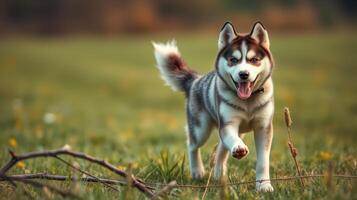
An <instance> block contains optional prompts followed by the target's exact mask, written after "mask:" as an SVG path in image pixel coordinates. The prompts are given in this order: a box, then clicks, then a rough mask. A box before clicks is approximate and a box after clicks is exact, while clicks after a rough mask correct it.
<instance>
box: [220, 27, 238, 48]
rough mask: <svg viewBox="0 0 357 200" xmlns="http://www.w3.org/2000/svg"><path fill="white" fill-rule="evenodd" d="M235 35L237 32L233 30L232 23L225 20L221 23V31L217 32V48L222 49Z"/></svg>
mask: <svg viewBox="0 0 357 200" xmlns="http://www.w3.org/2000/svg"><path fill="white" fill-rule="evenodd" d="M235 37H237V33H236V31H235V30H234V27H233V25H232V24H231V23H229V22H226V23H225V24H224V25H223V27H222V30H221V32H220V33H219V38H218V49H219V50H221V49H223V47H225V46H226V45H227V44H229V43H230V42H232V40H233V39H234V38H235Z"/></svg>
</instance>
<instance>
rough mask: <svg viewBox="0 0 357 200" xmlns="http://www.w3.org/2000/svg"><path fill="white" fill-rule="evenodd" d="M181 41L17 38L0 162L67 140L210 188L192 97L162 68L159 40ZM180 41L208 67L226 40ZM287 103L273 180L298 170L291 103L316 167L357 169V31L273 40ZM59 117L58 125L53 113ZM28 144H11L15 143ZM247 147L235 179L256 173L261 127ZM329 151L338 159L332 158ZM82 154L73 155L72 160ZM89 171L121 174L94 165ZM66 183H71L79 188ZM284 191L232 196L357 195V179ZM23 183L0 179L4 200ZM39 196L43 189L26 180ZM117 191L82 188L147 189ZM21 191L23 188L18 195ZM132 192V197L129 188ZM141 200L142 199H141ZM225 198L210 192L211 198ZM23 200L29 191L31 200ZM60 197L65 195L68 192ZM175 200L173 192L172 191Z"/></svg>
mask: <svg viewBox="0 0 357 200" xmlns="http://www.w3.org/2000/svg"><path fill="white" fill-rule="evenodd" d="M153 39H155V40H161V41H163V40H166V39H170V36H160V37H159V36H155V37H149V36H146V37H138V38H134V37H131V38H122V39H108V38H107V39H104V38H63V39H50V38H47V39H44V38H22V39H20V38H17V39H15V38H14V39H8V40H5V39H3V40H2V41H1V45H0V105H1V106H0V147H1V149H0V164H1V165H3V164H4V163H5V162H6V161H7V160H9V155H8V153H7V149H8V148H11V149H13V150H14V151H15V152H17V153H24V152H29V151H38V150H44V149H54V148H59V147H62V146H63V145H65V144H69V145H71V146H72V148H73V150H75V151H82V152H85V153H88V154H91V155H93V156H96V157H100V158H104V159H106V160H108V161H109V162H111V163H113V164H116V165H118V166H120V167H123V166H124V167H125V166H127V165H128V163H133V164H134V173H135V174H136V175H137V176H138V177H140V178H142V179H145V180H147V181H154V182H161V183H165V182H169V181H170V180H174V179H175V180H177V181H178V182H179V183H186V184H203V183H204V182H205V181H202V182H194V181H192V180H191V179H190V176H189V168H188V162H187V159H185V158H186V156H187V155H186V138H185V133H184V128H183V127H184V125H185V113H184V110H185V109H184V97H183V95H182V94H180V93H174V92H172V91H171V90H170V89H169V88H168V87H165V86H164V85H163V81H162V80H161V79H160V78H159V75H158V71H157V70H156V68H155V67H154V59H153V52H152V47H151V45H150V41H151V40H153ZM176 39H177V41H178V45H179V47H180V49H181V52H182V54H183V56H184V58H185V59H186V60H187V63H188V64H189V65H190V66H192V68H194V69H196V70H197V71H199V72H202V73H204V72H207V71H209V70H211V69H213V63H214V60H215V56H216V52H217V47H216V43H217V42H216V36H213V35H179V36H178V37H176ZM271 43H272V51H273V55H274V57H275V60H276V67H275V69H274V83H275V104H276V112H275V118H274V130H275V136H274V142H273V147H272V152H271V177H283V176H293V175H296V172H295V169H294V165H293V162H292V159H291V157H290V156H289V152H288V148H287V134H286V131H285V127H284V123H283V118H282V111H283V108H284V106H289V107H290V110H291V113H292V117H293V121H294V123H293V138H294V142H295V146H296V147H297V148H298V151H299V156H298V160H299V162H300V164H301V168H302V169H303V172H304V173H324V172H326V170H327V168H328V165H329V163H330V162H332V163H333V165H334V172H335V173H339V174H354V175H356V162H357V161H356V158H357V150H356V139H357V137H356V130H357V117H356V116H357V93H356V91H357V81H356V74H357V64H356V63H357V56H355V53H356V52H357V39H356V37H355V33H343V32H340V33H331V34H305V35H274V34H273V35H272V38H271ZM46 113H53V114H55V116H56V121H55V122H54V123H52V124H46V123H44V121H43V117H44V115H45V114H46ZM12 138H13V139H15V140H16V141H17V146H16V147H13V146H12V147H11V146H10V144H9V142H8V141H9V140H10V139H12ZM217 141H218V137H217V133H216V132H215V133H214V134H212V137H211V139H210V140H209V144H207V145H206V146H205V147H204V148H203V158H204V160H205V164H206V169H208V167H209V166H208V165H209V155H210V152H211V150H212V148H213V146H214V144H215V143H216V142H217ZM245 141H246V144H247V145H248V146H249V148H250V150H251V153H250V155H249V156H248V157H247V158H246V159H243V160H241V161H236V160H234V159H232V158H230V159H229V176H230V179H232V180H235V181H244V180H253V179H254V178H255V151H254V142H253V137H252V134H248V135H247V137H246V139H245ZM321 154H331V155H332V158H331V159H330V160H327V159H326V158H325V159H324V156H321ZM69 160H73V159H69ZM77 162H78V163H79V164H80V166H81V167H82V168H83V169H86V170H88V171H91V172H92V173H94V174H97V175H101V176H106V177H111V178H117V177H116V176H114V175H113V174H111V173H109V172H107V171H105V170H103V169H100V168H99V167H97V166H94V165H91V164H90V163H87V162H84V161H77ZM24 164H25V166H24V168H21V167H15V168H14V169H12V170H11V171H10V173H12V174H15V173H24V172H25V171H26V172H30V173H36V172H49V173H57V174H70V173H71V169H69V168H68V167H66V166H64V165H62V164H61V163H59V162H58V161H55V160H51V159H37V160H31V161H28V162H25V163H24ZM56 185H57V186H62V187H64V188H66V187H70V183H60V184H58V183H57V184H56ZM273 186H274V187H275V192H274V193H272V194H258V193H256V192H255V190H254V185H244V186H236V187H231V188H230V189H229V190H228V194H229V196H230V197H232V198H238V197H239V198H243V199H245V198H247V199H261V198H267V199H271V198H274V199H356V198H357V196H356V195H357V194H356V191H357V190H356V181H346V180H337V179H336V180H333V185H332V188H328V187H327V186H326V183H325V182H324V180H323V179H316V180H314V181H308V182H307V187H306V188H305V189H303V188H301V186H300V184H299V182H298V181H293V182H288V183H273ZM20 188H21V187H19V188H18V189H12V188H11V187H9V186H7V185H6V184H4V183H0V194H1V195H0V196H1V197H0V198H3V199H19V198H21V197H22V195H23V193H22V190H21V189H20ZM26 189H27V190H29V191H30V192H31V194H32V195H33V196H34V197H36V198H39V197H44V195H43V194H42V192H41V191H40V190H37V189H31V187H26ZM118 189H120V190H121V191H122V192H121V193H117V192H114V191H112V190H110V189H106V188H104V187H103V186H98V185H94V184H85V183H83V184H81V188H80V195H81V196H83V199H117V198H118V197H121V198H122V197H124V194H125V193H128V192H131V193H132V194H130V195H134V197H135V198H139V199H143V198H144V196H143V195H142V194H141V193H139V192H138V191H136V190H132V191H126V190H125V188H122V187H118ZM13 191H14V192H13ZM174 192H175V193H176V194H178V197H177V198H182V199H192V198H194V197H201V196H202V194H203V191H202V190H191V189H176V190H175V191H174ZM127 195H128V194H127ZM131 197H133V196H131ZM219 197H220V191H219V190H210V191H209V193H208V196H207V198H208V199H217V198H219ZM22 198H23V197H22ZM56 198H60V197H59V196H58V197H57V196H56ZM172 198H173V197H172Z"/></svg>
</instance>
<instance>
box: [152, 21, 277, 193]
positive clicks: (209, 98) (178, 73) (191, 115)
mask: <svg viewBox="0 0 357 200" xmlns="http://www.w3.org/2000/svg"><path fill="white" fill-rule="evenodd" d="M153 45H154V48H155V58H156V61H157V67H158V69H159V70H160V73H161V77H162V78H163V79H164V80H165V82H166V83H167V85H169V86H171V87H172V88H173V89H174V90H180V91H183V92H184V93H185V95H186V109H187V136H188V155H189V161H190V169H191V174H192V177H193V178H195V179H201V178H202V177H203V176H204V174H205V170H204V166H203V163H202V159H201V154H200V147H201V146H202V145H203V144H204V143H205V142H206V141H207V139H208V138H209V136H210V133H211V130H212V129H213V128H214V127H217V128H218V130H219V136H220V143H219V145H218V148H217V153H216V162H215V163H216V164H215V167H214V178H215V179H216V180H220V178H221V177H223V176H225V175H226V172H227V167H226V163H227V159H228V155H229V154H230V155H232V156H233V157H234V158H236V159H238V160H239V159H241V158H243V157H245V156H246V155H247V154H248V153H249V149H248V147H247V146H246V145H245V144H244V142H243V135H244V133H246V132H249V131H251V130H253V131H254V140H255V147H256V152H257V162H256V180H264V181H262V182H257V184H256V189H257V191H264V192H271V191H273V187H272V186H271V183H270V181H269V179H270V177H269V156H270V148H271V142H272V138H273V125H272V118H273V112H274V100H273V82H272V78H271V72H272V68H273V59H272V55H271V53H270V44H269V38H268V33H267V31H266V30H265V28H264V27H263V25H262V24H261V23H260V22H257V23H255V24H254V26H253V28H252V31H251V32H250V33H249V34H237V33H236V31H235V30H234V27H233V25H232V24H230V23H228V22H227V23H226V24H225V25H224V26H223V28H222V30H221V32H220V34H219V39H218V49H219V52H218V55H217V58H216V63H215V70H213V71H212V72H210V73H208V74H206V75H203V76H201V75H198V74H197V73H196V72H194V71H192V70H191V69H189V68H188V67H187V65H186V64H185V62H184V61H183V59H182V58H181V55H180V52H179V51H178V49H177V47H176V43H175V42H174V41H173V42H169V43H166V44H160V43H153Z"/></svg>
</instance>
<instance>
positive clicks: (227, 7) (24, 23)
mask: <svg viewBox="0 0 357 200" xmlns="http://www.w3.org/2000/svg"><path fill="white" fill-rule="evenodd" d="M356 8H357V3H356V1H353V0H312V1H308V0H272V1H264V0H240V1H235V0H223V1H218V0H195V1H192V2H190V3H187V2H183V1H165V0H138V1H129V0H103V1H96V0H76V1H63V0H51V1H45V2H43V1H26V0H3V1H1V3H0V13H1V14H0V33H1V34H4V35H8V34H41V35H56V36H61V35H71V34H100V35H112V36H118V35H121V34H133V33H134V34H146V33H158V32H177V31H182V32H192V31H206V30H209V31H212V30H214V31H216V30H217V29H218V27H220V26H221V24H222V23H223V21H225V20H231V21H234V22H236V23H239V27H242V28H244V29H246V28H248V27H250V25H251V23H252V21H254V20H257V19H261V20H263V21H264V23H266V24H268V26H269V28H270V29H271V30H274V31H275V30H276V31H283V32H292V31H307V30H320V29H331V28H334V29H336V28H342V29H349V28H351V25H354V24H355V22H356V16H357V14H356Z"/></svg>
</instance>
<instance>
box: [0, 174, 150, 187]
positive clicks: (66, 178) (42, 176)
mask: <svg viewBox="0 0 357 200" xmlns="http://www.w3.org/2000/svg"><path fill="white" fill-rule="evenodd" d="M30 179H44V180H53V181H75V177H70V176H62V175H51V174H47V173H37V174H17V175H10V176H6V178H4V177H2V178H0V181H9V180H11V181H18V180H30ZM78 181H81V182H92V183H106V184H110V185H121V186H125V185H127V183H126V182H125V181H120V180H113V179H106V178H93V177H81V178H79V179H78ZM150 188H152V187H150Z"/></svg>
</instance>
